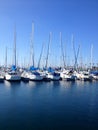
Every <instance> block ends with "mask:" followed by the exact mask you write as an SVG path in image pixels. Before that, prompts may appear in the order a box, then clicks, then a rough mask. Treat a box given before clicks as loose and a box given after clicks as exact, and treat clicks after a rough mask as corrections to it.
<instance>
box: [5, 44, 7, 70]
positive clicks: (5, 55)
mask: <svg viewBox="0 0 98 130" xmlns="http://www.w3.org/2000/svg"><path fill="white" fill-rule="evenodd" d="M5 67H6V68H7V47H6V50H5Z"/></svg>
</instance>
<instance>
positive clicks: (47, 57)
mask: <svg viewBox="0 0 98 130" xmlns="http://www.w3.org/2000/svg"><path fill="white" fill-rule="evenodd" d="M50 44H51V32H50V34H49V43H48V50H47V56H46V65H45V68H47V66H48V59H49V51H50Z"/></svg>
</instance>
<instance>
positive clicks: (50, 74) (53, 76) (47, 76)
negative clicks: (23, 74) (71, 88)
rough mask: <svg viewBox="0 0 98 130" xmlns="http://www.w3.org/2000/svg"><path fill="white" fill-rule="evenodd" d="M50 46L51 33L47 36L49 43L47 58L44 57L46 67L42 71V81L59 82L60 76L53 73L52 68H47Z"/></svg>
mask: <svg viewBox="0 0 98 130" xmlns="http://www.w3.org/2000/svg"><path fill="white" fill-rule="evenodd" d="M50 44H51V32H50V35H49V43H48V50H47V57H46V65H45V70H44V73H45V75H44V79H43V80H44V81H50V80H53V81H58V80H60V74H59V73H58V72H56V71H55V69H53V68H52V67H48V59H49V51H50Z"/></svg>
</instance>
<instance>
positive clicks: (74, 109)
mask: <svg viewBox="0 0 98 130" xmlns="http://www.w3.org/2000/svg"><path fill="white" fill-rule="evenodd" d="M22 129H23V130H63V129H64V130H65V129H66V130H67V129H78V130H79V129H82V130H84V129H94V130H95V129H98V82H79V81H77V82H74V83H72V82H66V81H60V82H59V81H57V82H32V81H30V82H28V83H24V82H20V83H9V82H7V81H5V82H4V83H0V130H22Z"/></svg>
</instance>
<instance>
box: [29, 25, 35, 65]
mask: <svg viewBox="0 0 98 130" xmlns="http://www.w3.org/2000/svg"><path fill="white" fill-rule="evenodd" d="M33 42H34V23H32V33H31V45H30V46H31V47H30V51H31V52H30V53H31V54H30V56H31V57H30V63H31V66H32V65H33V66H34V45H33V44H34V43H33Z"/></svg>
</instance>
